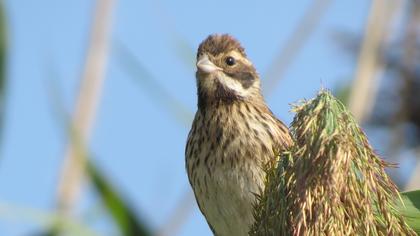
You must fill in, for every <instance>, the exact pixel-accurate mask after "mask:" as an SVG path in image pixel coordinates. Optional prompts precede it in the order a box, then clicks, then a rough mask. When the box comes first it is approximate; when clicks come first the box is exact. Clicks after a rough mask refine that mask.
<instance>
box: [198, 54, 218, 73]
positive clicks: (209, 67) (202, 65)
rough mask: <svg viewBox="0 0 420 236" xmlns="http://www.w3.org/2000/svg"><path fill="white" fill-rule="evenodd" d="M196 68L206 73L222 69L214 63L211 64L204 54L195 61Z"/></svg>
mask: <svg viewBox="0 0 420 236" xmlns="http://www.w3.org/2000/svg"><path fill="white" fill-rule="evenodd" d="M197 68H198V69H199V70H201V71H203V72H206V73H212V72H214V71H217V70H222V69H221V68H220V67H217V66H216V65H215V64H213V62H211V61H210V60H209V57H208V56H207V55H204V56H203V57H201V58H200V60H199V61H198V62H197Z"/></svg>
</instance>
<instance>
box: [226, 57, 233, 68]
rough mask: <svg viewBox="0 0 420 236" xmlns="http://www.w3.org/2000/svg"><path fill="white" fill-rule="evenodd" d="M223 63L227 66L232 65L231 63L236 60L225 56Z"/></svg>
mask: <svg viewBox="0 0 420 236" xmlns="http://www.w3.org/2000/svg"><path fill="white" fill-rule="evenodd" d="M225 63H226V65H228V66H233V65H235V63H236V61H235V58H233V57H226V59H225Z"/></svg>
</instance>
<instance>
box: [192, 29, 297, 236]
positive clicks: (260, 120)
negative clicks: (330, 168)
mask: <svg viewBox="0 0 420 236" xmlns="http://www.w3.org/2000/svg"><path fill="white" fill-rule="evenodd" d="M196 66H197V71H196V85H197V111H196V113H195V117H194V120H193V122H192V126H191V130H190V132H189V134H188V138H187V143H186V148H185V162H186V171H187V174H188V179H189V182H190V184H191V186H192V189H193V191H194V195H195V199H196V201H197V203H198V206H199V209H200V210H201V212H202V214H203V215H204V217H205V218H206V220H207V223H208V225H209V227H210V229H211V231H212V232H213V234H214V235H218V236H225V235H232V236H236V235H238V236H241V235H248V232H249V230H250V227H251V226H252V224H253V223H254V216H253V206H254V204H256V200H257V196H258V195H259V194H260V193H261V192H262V191H263V189H264V183H265V171H264V166H265V165H266V164H267V163H268V162H270V161H273V160H275V159H276V152H277V151H283V150H286V149H287V148H288V147H289V146H291V145H292V142H293V141H292V138H291V135H290V133H289V129H288V127H287V126H286V125H285V124H284V123H283V122H281V121H280V120H279V119H277V118H276V117H275V116H274V114H273V113H272V112H271V110H270V109H269V108H268V106H267V104H266V102H265V100H264V98H263V96H262V94H261V88H260V83H261V82H260V78H259V75H258V73H257V71H256V69H255V67H254V65H253V64H252V62H251V61H250V60H249V59H248V58H247V55H246V53H245V49H244V48H243V47H242V46H241V44H240V43H239V41H238V40H236V39H235V38H234V37H233V36H231V35H229V34H212V35H209V36H208V37H207V38H206V39H205V40H204V41H203V42H202V43H201V44H200V45H199V47H198V51H197V63H196Z"/></svg>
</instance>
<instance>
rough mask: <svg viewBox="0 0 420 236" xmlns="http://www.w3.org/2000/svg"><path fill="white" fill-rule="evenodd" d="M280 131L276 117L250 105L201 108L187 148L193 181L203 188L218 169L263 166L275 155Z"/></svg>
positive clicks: (226, 169)
mask: <svg viewBox="0 0 420 236" xmlns="http://www.w3.org/2000/svg"><path fill="white" fill-rule="evenodd" d="M277 132H278V131H277V130H276V125H275V121H274V120H272V119H271V118H270V117H269V116H266V115H265V114H264V113H263V112H261V111H259V110H258V109H256V108H254V107H252V106H250V105H248V104H241V103H239V104H234V105H230V106H222V107H218V108H217V109H213V110H212V109H206V110H203V111H199V113H197V117H196V120H195V121H194V124H193V129H192V132H191V134H190V137H189V140H188V144H187V150H186V151H187V168H188V171H189V175H190V177H191V178H190V180H191V181H192V184H195V185H196V187H197V188H199V189H201V188H203V187H204V186H205V185H206V184H207V182H208V181H209V180H210V179H211V178H216V177H215V176H214V174H215V173H216V172H218V171H222V173H225V172H226V173H227V172H230V171H233V170H239V171H242V170H244V169H245V168H249V167H252V168H258V169H259V168H261V167H262V165H263V164H264V163H265V162H266V161H267V160H269V159H270V158H272V157H273V155H274V153H273V148H274V146H275V143H274V142H275V138H274V137H276V136H278V135H276V133H277ZM244 171H245V170H244Z"/></svg>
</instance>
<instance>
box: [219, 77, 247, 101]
mask: <svg viewBox="0 0 420 236" xmlns="http://www.w3.org/2000/svg"><path fill="white" fill-rule="evenodd" d="M218 79H219V81H220V83H221V84H222V85H223V86H225V87H226V88H227V89H229V90H232V91H234V92H235V93H236V94H237V95H239V96H241V97H246V96H247V95H248V94H249V90H248V89H244V87H243V86H242V84H241V83H240V82H239V81H238V80H234V79H232V78H229V77H227V76H226V75H224V74H223V73H220V74H219V76H218Z"/></svg>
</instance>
